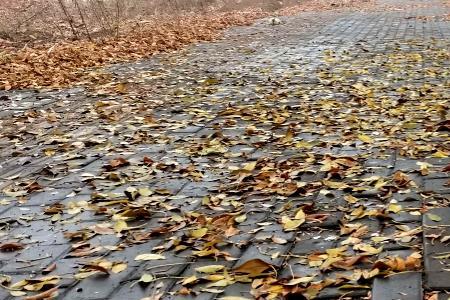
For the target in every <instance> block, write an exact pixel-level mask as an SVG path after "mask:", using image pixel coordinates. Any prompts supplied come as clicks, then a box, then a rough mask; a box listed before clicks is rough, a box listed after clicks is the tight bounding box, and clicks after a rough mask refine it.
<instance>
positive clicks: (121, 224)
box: [114, 220, 128, 233]
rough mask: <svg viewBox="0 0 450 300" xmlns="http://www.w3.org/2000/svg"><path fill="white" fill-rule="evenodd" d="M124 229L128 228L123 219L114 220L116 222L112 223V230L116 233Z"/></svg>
mask: <svg viewBox="0 0 450 300" xmlns="http://www.w3.org/2000/svg"><path fill="white" fill-rule="evenodd" d="M125 229H128V225H127V222H125V221H124V220H119V221H117V222H116V224H114V231H115V232H117V233H120V232H122V231H123V230H125Z"/></svg>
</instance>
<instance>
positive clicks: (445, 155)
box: [431, 150, 448, 158]
mask: <svg viewBox="0 0 450 300" xmlns="http://www.w3.org/2000/svg"><path fill="white" fill-rule="evenodd" d="M431 156H432V157H437V158H447V157H448V154H447V153H445V152H443V151H441V150H438V151H436V152H435V153H433V155H431Z"/></svg>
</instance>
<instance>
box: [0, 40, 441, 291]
mask: <svg viewBox="0 0 450 300" xmlns="http://www.w3.org/2000/svg"><path fill="white" fill-rule="evenodd" d="M406 45H407V46H409V47H413V48H414V49H419V50H417V51H416V52H414V51H407V52H406V51H403V50H402V49H403V47H404V46H405V44H402V43H395V42H393V43H392V44H389V45H388V47H390V52H389V53H390V54H387V55H386V54H383V53H365V54H364V51H363V50H361V52H359V53H353V52H351V51H342V52H340V53H335V52H334V51H333V50H331V49H330V50H328V51H324V54H323V57H322V63H321V65H320V66H319V67H318V69H317V70H315V71H314V72H313V73H308V72H307V71H308V70H305V69H303V67H302V66H300V65H297V66H293V67H292V68H291V69H286V70H285V71H284V73H283V74H282V76H283V77H282V80H281V79H279V80H276V79H275V80H273V79H272V78H270V79H269V78H268V76H272V77H274V78H277V77H276V74H273V73H271V72H272V71H270V70H258V72H259V73H260V74H259V76H260V77H259V78H258V80H257V81H256V82H255V81H252V80H251V79H246V78H243V76H242V74H240V73H237V74H236V73H235V74H231V75H228V78H220V79H211V78H210V77H209V75H207V76H205V75H199V74H195V73H193V75H192V78H197V79H196V80H191V79H190V78H186V77H185V75H182V76H178V75H174V74H169V75H168V76H169V78H168V79H167V78H166V79H165V80H171V79H172V80H174V81H181V82H183V84H184V86H183V85H181V87H179V90H177V91H176V92H175V91H174V92H173V94H172V96H173V97H174V99H175V100H173V103H172V104H173V107H172V108H170V109H166V108H163V109H161V108H160V107H159V106H158V105H155V106H154V107H152V108H151V109H146V108H145V107H144V106H143V105H144V103H145V102H143V101H141V99H140V98H138V97H137V96H136V95H138V92H140V91H139V90H138V89H139V87H138V86H135V85H133V84H130V85H128V87H127V88H122V87H120V88H118V92H119V96H118V94H117V91H116V92H114V93H112V94H107V95H106V96H105V94H103V93H105V92H104V91H100V92H99V95H100V98H101V99H102V100H98V101H96V102H94V103H92V104H88V105H87V106H86V107H83V106H84V105H82V106H81V108H79V111H78V112H79V113H81V112H83V114H81V115H82V116H80V119H78V120H73V121H72V122H73V124H69V128H71V129H72V130H67V131H60V132H58V130H55V131H54V132H51V134H50V135H48V134H44V132H45V131H44V129H45V128H46V127H45V126H43V127H39V126H37V127H35V125H37V124H51V123H54V122H60V120H62V119H61V118H63V116H60V115H59V114H58V113H56V111H52V110H48V111H45V110H39V111H37V110H36V111H33V110H31V111H27V112H26V113H25V114H24V115H23V116H17V117H14V122H15V124H16V125H15V127H13V128H11V129H10V131H9V132H8V134H7V135H5V136H6V137H7V139H8V140H9V141H10V143H11V145H14V144H16V143H18V142H19V141H20V140H21V139H23V141H24V142H27V141H29V140H30V138H31V139H32V140H31V141H32V143H34V144H35V145H37V144H39V142H41V143H42V144H43V145H45V146H46V147H45V149H40V151H39V152H38V154H37V155H36V156H35V158H34V159H36V160H37V159H44V160H46V159H50V161H51V162H52V164H48V165H46V167H45V168H44V169H42V170H39V174H29V175H20V176H18V177H17V178H16V179H14V180H16V182H15V183H14V184H11V185H9V186H7V187H5V188H4V193H5V195H6V196H8V197H11V198H12V199H13V200H11V201H17V202H20V203H27V201H32V200H31V197H30V196H32V195H34V194H36V191H38V190H40V189H44V190H46V188H47V187H52V186H55V185H54V183H56V184H58V182H59V180H64V178H65V176H69V175H72V174H75V175H78V177H77V178H78V179H77V180H79V182H80V184H81V183H83V184H84V185H83V188H82V189H80V190H76V191H75V192H74V193H73V192H71V193H68V194H67V197H66V198H64V197H63V198H60V199H62V201H59V203H57V204H54V205H49V206H46V207H42V212H43V215H44V217H43V218H44V219H42V216H37V215H33V216H32V217H30V218H27V217H19V218H15V217H14V216H13V217H11V218H10V219H9V220H7V222H8V224H10V225H12V231H11V233H12V234H11V235H10V236H8V240H7V241H4V242H3V243H2V244H1V246H0V248H1V250H2V251H4V252H12V253H15V252H19V253H20V252H21V251H26V249H27V247H28V246H29V244H30V241H29V240H27V239H20V237H18V236H17V235H15V233H16V231H14V230H15V228H16V227H21V226H24V225H28V224H29V223H30V224H33V222H36V221H41V220H45V222H49V223H51V224H53V225H52V226H53V228H59V229H61V228H63V229H64V231H65V232H64V235H65V238H66V239H67V241H70V242H71V243H72V248H71V250H70V252H69V253H68V254H67V255H66V258H71V259H75V260H76V261H78V264H79V268H78V270H76V271H74V272H73V274H71V275H72V277H73V278H75V279H77V280H88V278H89V277H92V276H106V277H110V276H118V275H117V274H120V273H122V272H128V270H131V269H132V268H131V267H130V266H132V265H135V264H136V263H137V262H139V263H141V262H142V263H144V262H147V263H150V264H151V265H150V266H152V267H153V266H157V268H156V269H149V270H147V271H145V272H143V273H142V274H139V276H138V277H139V279H137V282H138V283H139V284H140V285H141V284H143V285H145V284H156V283H157V282H158V281H159V280H162V279H167V280H174V283H175V285H174V286H175V289H173V290H172V291H171V292H172V293H174V294H179V295H193V296H195V295H199V294H201V293H212V294H218V295H219V297H218V298H219V299H233V300H234V299H250V298H257V299H274V298H277V297H282V296H298V297H300V296H302V297H304V298H306V299H313V298H315V297H317V296H318V295H319V294H320V293H321V292H323V291H324V290H326V289H327V288H334V287H335V288H338V289H340V290H343V291H344V292H343V293H346V292H347V291H349V290H350V291H352V290H367V289H368V288H369V287H370V283H371V281H372V280H373V278H375V277H383V276H391V275H393V274H396V273H400V272H407V271H420V270H421V268H422V253H421V248H420V246H419V245H420V242H419V241H420V240H421V234H422V228H421V226H419V225H418V224H417V223H415V222H403V221H401V219H398V218H399V217H400V216H407V217H414V216H417V215H418V216H422V214H423V215H425V217H427V218H429V219H430V220H431V221H433V222H435V223H436V224H437V225H438V224H439V221H440V219H441V217H440V216H437V215H435V214H432V213H429V212H427V211H428V209H430V208H432V207H439V206H443V205H445V204H446V203H447V204H448V202H445V201H446V200H445V199H441V198H439V196H438V195H435V194H433V193H432V192H430V191H426V190H424V189H423V187H422V185H421V183H420V181H421V179H422V178H424V177H426V176H429V175H430V174H439V173H442V172H446V169H445V168H444V169H443V168H442V165H440V164H438V163H436V162H439V160H445V159H447V158H448V155H449V154H450V152H449V150H448V128H447V125H446V124H447V123H448V117H449V116H448V112H447V111H448V110H447V108H448V107H447V106H448V99H449V94H448V87H447V86H445V78H447V77H448V75H449V74H448V71H445V70H440V69H439V68H438V67H437V66H439V64H440V63H442V62H445V61H448V59H449V58H450V57H449V52H448V49H449V48H448V47H446V46H448V44H445V41H444V42H443V41H433V42H431V44H427V45H424V44H423V43H422V42H420V41H409V42H408V44H406ZM357 54H359V55H357ZM423 64H424V65H425V68H424V67H422V65H423ZM185 66H187V67H190V65H189V63H187V65H185ZM373 69H378V70H381V71H379V72H378V73H376V75H373V76H370V74H372V73H371V70H373ZM312 76H314V80H315V81H316V83H315V84H314V85H311V84H308V80H307V79H308V78H311V77H312ZM198 78H201V79H200V80H199V79H198ZM299 78H300V80H299ZM391 78H397V80H396V81H395V83H394V84H392V83H391V82H390V81H389V80H390V79H391ZM418 78H427V79H430V80H429V81H428V82H427V83H420V84H417V79H418ZM154 80H157V81H156V82H158V80H159V79H154ZM224 82H225V83H226V84H224ZM302 82H303V83H302ZM243 83H246V85H247V86H249V87H250V88H251V90H252V93H253V94H254V98H253V99H252V101H251V102H249V101H245V99H242V100H240V101H231V100H224V99H223V98H220V97H219V96H216V97H217V98H216V97H214V96H211V95H216V94H218V95H220V93H221V92H223V90H228V91H229V92H230V93H231V94H232V95H234V96H235V97H236V98H238V99H239V94H240V93H239V91H240V89H242V86H243ZM135 89H137V90H135ZM167 90H172V91H173V90H174V89H173V86H171V85H169V86H161V91H159V93H160V94H159V95H163V94H164V93H165V92H166V91H167ZM119 99H120V100H121V101H118V100H119ZM155 103H157V102H155ZM158 109H161V110H160V111H159V112H158ZM171 109H173V110H175V112H174V111H172V110H171ZM175 113H179V116H180V118H179V119H178V118H171V116H173V114H175ZM77 116H78V115H77ZM186 120H187V121H186ZM85 122H86V123H85ZM80 124H83V125H82V129H81V130H82V132H77V131H73V129H74V128H75V127H78V126H79V125H80ZM89 124H91V126H94V125H92V124H95V127H96V128H90V127H89V126H90V125H89ZM122 124H126V125H122ZM206 124H210V125H207V126H206V127H205V125H206ZM189 126H194V127H199V128H200V131H199V132H198V133H190V132H188V133H189V134H183V133H182V132H181V133H180V132H177V131H178V130H180V129H183V128H187V127H189ZM49 128H51V127H49ZM95 129H98V130H95ZM24 135H26V136H27V137H26V138H25V137H24ZM33 139H35V140H33ZM148 145H151V146H157V147H156V148H157V149H166V150H164V151H161V152H160V151H159V150H157V151H147V152H146V151H145V150H146V149H147V148H148ZM167 145H169V147H168V146H167ZM16 146H17V144H16ZM17 147H18V149H20V151H22V152H25V151H26V149H25V148H21V145H20V143H19V145H18V146H17ZM50 147H51V151H49V150H48V149H50ZM142 150H144V152H145V153H144V154H143V155H140V153H142ZM93 153H94V154H93ZM136 154H139V155H136ZM394 155H395V156H396V157H397V163H395V162H391V161H390V157H392V156H394ZM86 158H94V160H92V161H93V163H94V165H92V166H93V168H90V169H89V171H86V170H83V167H84V166H86V165H89V164H90V163H91V162H88V163H87V164H86V161H85V160H86ZM399 160H401V161H411V162H412V163H411V164H410V165H409V167H405V168H402V167H398V165H397V164H398V161H399ZM416 161H419V162H420V164H419V163H416ZM96 162H97V163H96ZM390 164H395V165H390ZM386 170H388V172H387V173H385V172H384V171H386ZM389 170H390V171H389ZM447 171H448V170H447ZM10 176H14V175H10ZM50 179H56V180H50ZM161 182H166V183H167V184H161ZM177 182H178V183H179V182H181V183H183V186H185V187H188V186H195V185H197V184H205V186H206V192H204V193H203V194H202V195H200V193H198V190H195V193H194V194H190V193H189V190H188V189H185V188H177V187H176V185H177ZM62 186H64V185H62ZM56 187H58V185H56ZM83 189H84V190H83ZM86 189H87V191H88V192H87V193H86V192H85V191H86ZM179 190H181V191H179ZM410 193H415V194H418V195H420V196H421V197H424V198H427V202H428V203H431V204H430V205H428V206H426V207H422V206H421V205H419V206H416V207H410V206H408V203H407V201H406V202H405V201H403V200H402V199H403V198H404V197H403V196H404V195H407V194H410ZM7 203H9V202H7ZM54 216H59V217H58V218H54ZM92 216H95V217H96V218H99V219H100V221H98V222H94V223H92V224H89V225H88V226H85V225H86V224H83V222H84V221H86V220H88V221H91V220H92ZM397 220H400V221H397ZM72 223H74V224H83V225H82V226H79V227H77V228H76V229H73V230H72V229H67V228H66V226H68V225H70V224H72ZM148 224H151V225H148ZM99 236H102V237H114V238H117V240H116V241H115V242H113V243H112V244H107V243H101V244H98V243H96V242H95V239H96V238H98V237H99ZM426 238H430V239H441V240H443V241H444V242H445V241H447V240H448V238H446V237H445V236H440V235H437V236H433V237H431V236H430V237H426ZM154 241H156V242H157V243H156V244H155V245H154V246H149V247H147V248H146V249H145V250H139V251H137V252H136V253H134V254H133V255H132V256H130V257H128V256H126V255H125V253H127V250H129V249H141V248H138V247H139V246H141V245H146V243H152V242H154ZM313 241H317V242H318V246H314V248H312V249H311V248H307V247H308V245H310V243H311V242H313ZM392 244H394V245H401V246H402V247H405V248H407V249H410V252H409V254H408V255H406V256H400V255H395V254H394V255H390V254H388V253H387V252H386V250H385V247H386V246H389V245H392ZM247 251H254V252H250V254H251V256H250V257H249V256H245V255H246V253H247ZM122 253H124V255H122V256H121V259H120V260H117V259H113V257H114V256H115V255H119V256H120V255H121V254H122ZM100 256H101V257H100ZM441 257H442V259H446V258H447V256H445V255H443V256H441ZM179 258H187V259H189V261H191V262H194V263H193V264H192V268H187V271H186V272H181V273H179V274H178V273H177V274H175V275H174V276H171V275H167V274H166V273H167V272H165V271H164V270H165V268H169V269H171V268H173V267H175V266H177V265H176V264H177V262H172V260H173V259H179ZM243 258H245V259H244V260H243ZM197 261H202V262H204V261H206V262H207V264H206V265H196V264H195V262H197ZM185 262H186V263H187V261H185V260H183V261H182V262H181V263H185ZM57 265H58V263H57ZM160 269H161V270H163V271H159V270H160ZM42 270H43V272H45V273H47V275H46V276H45V277H37V278H34V279H26V280H20V281H17V282H13V281H11V279H10V278H4V277H2V278H4V279H2V285H3V286H5V287H6V288H7V289H8V290H9V291H10V292H11V294H12V295H14V296H26V295H28V293H30V292H34V293H35V294H34V296H28V298H29V299H40V298H42V299H44V298H49V297H51V296H54V294H55V293H57V286H58V284H59V281H60V280H61V278H60V277H59V276H56V275H51V274H58V273H57V272H58V266H56V267H55V266H50V265H47V266H45V268H44V267H43V268H42ZM300 270H306V271H302V272H300ZM55 272H56V273H55ZM172 277H173V278H172ZM235 284H243V285H246V286H247V287H248V288H247V290H248V294H247V295H246V296H245V297H240V296H237V295H235V296H231V295H230V296H228V295H226V293H227V289H228V288H231V287H232V286H233V285H235ZM221 295H224V296H223V297H221ZM32 297H35V298H32Z"/></svg>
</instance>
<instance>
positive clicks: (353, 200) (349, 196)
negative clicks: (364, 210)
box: [344, 195, 358, 204]
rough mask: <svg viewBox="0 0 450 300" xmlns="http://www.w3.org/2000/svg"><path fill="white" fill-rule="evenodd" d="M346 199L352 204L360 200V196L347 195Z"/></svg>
mask: <svg viewBox="0 0 450 300" xmlns="http://www.w3.org/2000/svg"><path fill="white" fill-rule="evenodd" d="M344 200H345V201H347V202H348V203H351V204H354V203H356V202H358V198H356V197H353V196H352V195H345V196H344Z"/></svg>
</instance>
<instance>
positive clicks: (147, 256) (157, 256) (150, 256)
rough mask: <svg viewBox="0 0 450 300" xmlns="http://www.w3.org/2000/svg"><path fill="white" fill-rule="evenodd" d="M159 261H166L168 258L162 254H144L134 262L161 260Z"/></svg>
mask: <svg viewBox="0 0 450 300" xmlns="http://www.w3.org/2000/svg"><path fill="white" fill-rule="evenodd" d="M159 259H166V257H165V256H164V255H161V254H154V253H144V254H139V255H138V256H136V258H135V259H134V260H159Z"/></svg>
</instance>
